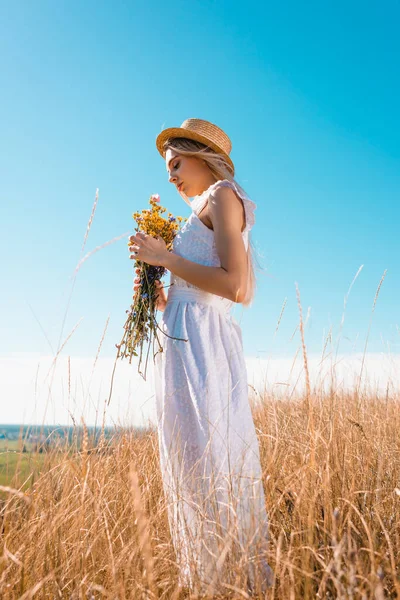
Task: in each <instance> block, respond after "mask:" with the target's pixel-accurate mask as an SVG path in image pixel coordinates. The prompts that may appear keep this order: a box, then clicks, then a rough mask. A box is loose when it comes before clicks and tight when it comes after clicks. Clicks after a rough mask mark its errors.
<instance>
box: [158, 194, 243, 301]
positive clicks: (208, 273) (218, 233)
mask: <svg viewBox="0 0 400 600" xmlns="http://www.w3.org/2000/svg"><path fill="white" fill-rule="evenodd" d="M208 202H209V216H210V219H211V222H212V224H213V229H214V235H215V243H216V248H217V252H218V256H219V258H220V262H221V266H220V267H207V266H204V265H199V264H198V263H195V262H193V261H191V260H187V259H186V258H183V257H182V256H178V255H176V254H173V253H171V252H168V254H167V255H165V256H163V266H164V267H166V268H167V269H169V271H171V272H172V273H173V274H174V275H177V276H178V277H180V278H181V279H185V281H187V282H188V283H191V284H192V285H195V286H197V287H199V288H201V289H202V290H204V291H206V292H211V293H212V294H216V295H218V296H223V297H224V298H228V299H229V300H232V301H233V302H242V301H243V299H244V297H245V294H246V284H247V254H246V248H245V246H244V243H243V237H242V233H241V230H242V225H243V205H242V202H241V201H240V199H239V198H238V197H237V196H236V194H235V192H234V191H233V190H232V189H231V188H228V187H221V188H218V189H217V190H215V192H214V193H213V195H212V196H210V198H209V201H208Z"/></svg>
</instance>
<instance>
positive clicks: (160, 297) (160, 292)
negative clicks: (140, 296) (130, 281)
mask: <svg viewBox="0 0 400 600" xmlns="http://www.w3.org/2000/svg"><path fill="white" fill-rule="evenodd" d="M135 272H136V274H137V275H140V269H135ZM134 284H135V285H134V286H133V291H134V292H135V294H136V292H137V290H138V289H139V287H140V277H136V279H135V280H134ZM155 286H156V289H157V296H156V309H157V310H160V311H161V312H164V309H165V306H166V304H167V298H168V297H167V294H166V293H165V290H164V286H163V284H162V282H161V281H160V280H159V279H156V281H155ZM133 297H135V295H134V296H133Z"/></svg>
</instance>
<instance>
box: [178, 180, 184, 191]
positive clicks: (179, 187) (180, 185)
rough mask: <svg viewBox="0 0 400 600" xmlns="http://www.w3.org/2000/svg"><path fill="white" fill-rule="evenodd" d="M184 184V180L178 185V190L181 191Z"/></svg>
mask: <svg viewBox="0 0 400 600" xmlns="http://www.w3.org/2000/svg"><path fill="white" fill-rule="evenodd" d="M182 186H183V181H182V183H180V184H179V185H178V190H179V191H181V187H182Z"/></svg>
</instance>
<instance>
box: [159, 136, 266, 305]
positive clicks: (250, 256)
mask: <svg viewBox="0 0 400 600" xmlns="http://www.w3.org/2000/svg"><path fill="white" fill-rule="evenodd" d="M168 148H170V149H171V150H174V151H175V152H177V153H178V154H181V155H182V156H194V157H196V158H199V159H202V160H204V161H205V162H206V164H207V166H208V168H209V169H210V171H211V173H212V174H213V176H214V177H215V181H218V180H220V179H228V180H229V181H232V182H233V183H234V185H235V186H236V187H237V188H238V191H239V193H243V194H244V195H247V194H246V192H245V191H244V189H243V188H242V186H240V185H239V184H238V182H237V181H236V180H235V178H234V177H233V175H232V171H231V170H230V165H229V163H228V162H227V161H226V159H225V157H224V156H223V155H222V154H218V153H216V152H215V151H214V150H213V149H212V148H210V147H209V146H206V145H205V144H202V143H201V142H198V141H197V140H190V139H188V138H171V139H168V140H166V141H165V143H164V146H163V151H164V156H165V153H166V151H167V150H168ZM179 194H180V196H181V197H182V198H183V200H184V201H185V202H186V204H189V206H190V201H189V197H188V196H187V195H186V194H185V192H179ZM250 234H251V231H249V232H248V248H247V286H246V295H245V298H244V300H243V301H242V302H241V304H242V305H243V306H246V307H247V306H250V305H251V304H252V302H253V299H254V296H255V291H256V287H257V280H256V275H255V251H254V246H253V242H252V239H251V235H250Z"/></svg>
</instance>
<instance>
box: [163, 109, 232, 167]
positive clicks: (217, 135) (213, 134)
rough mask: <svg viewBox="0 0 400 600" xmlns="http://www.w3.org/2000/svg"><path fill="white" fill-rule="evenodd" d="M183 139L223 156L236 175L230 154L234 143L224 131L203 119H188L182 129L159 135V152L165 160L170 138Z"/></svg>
mask: <svg viewBox="0 0 400 600" xmlns="http://www.w3.org/2000/svg"><path fill="white" fill-rule="evenodd" d="M177 137H183V138H188V139H189V140H197V141H199V142H202V143H203V144H206V146H209V147H210V148H212V149H213V150H215V152H217V153H218V154H222V155H223V156H224V157H225V158H226V160H227V161H228V163H229V165H230V168H231V171H232V175H234V174H235V167H234V165H233V162H232V160H231V158H230V157H229V153H230V151H231V150H232V143H231V140H230V139H229V137H228V136H227V135H226V133H225V132H224V131H222V129H220V128H219V127H217V126H216V125H214V123H210V121H204V120H203V119H186V121H184V122H183V123H182V125H181V126H180V127H169V128H168V129H164V131H162V132H161V133H159V134H158V136H157V139H156V146H157V150H158V151H159V153H160V154H161V156H162V157H163V158H165V156H164V151H163V144H164V142H165V141H166V140H167V139H169V138H177Z"/></svg>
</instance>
